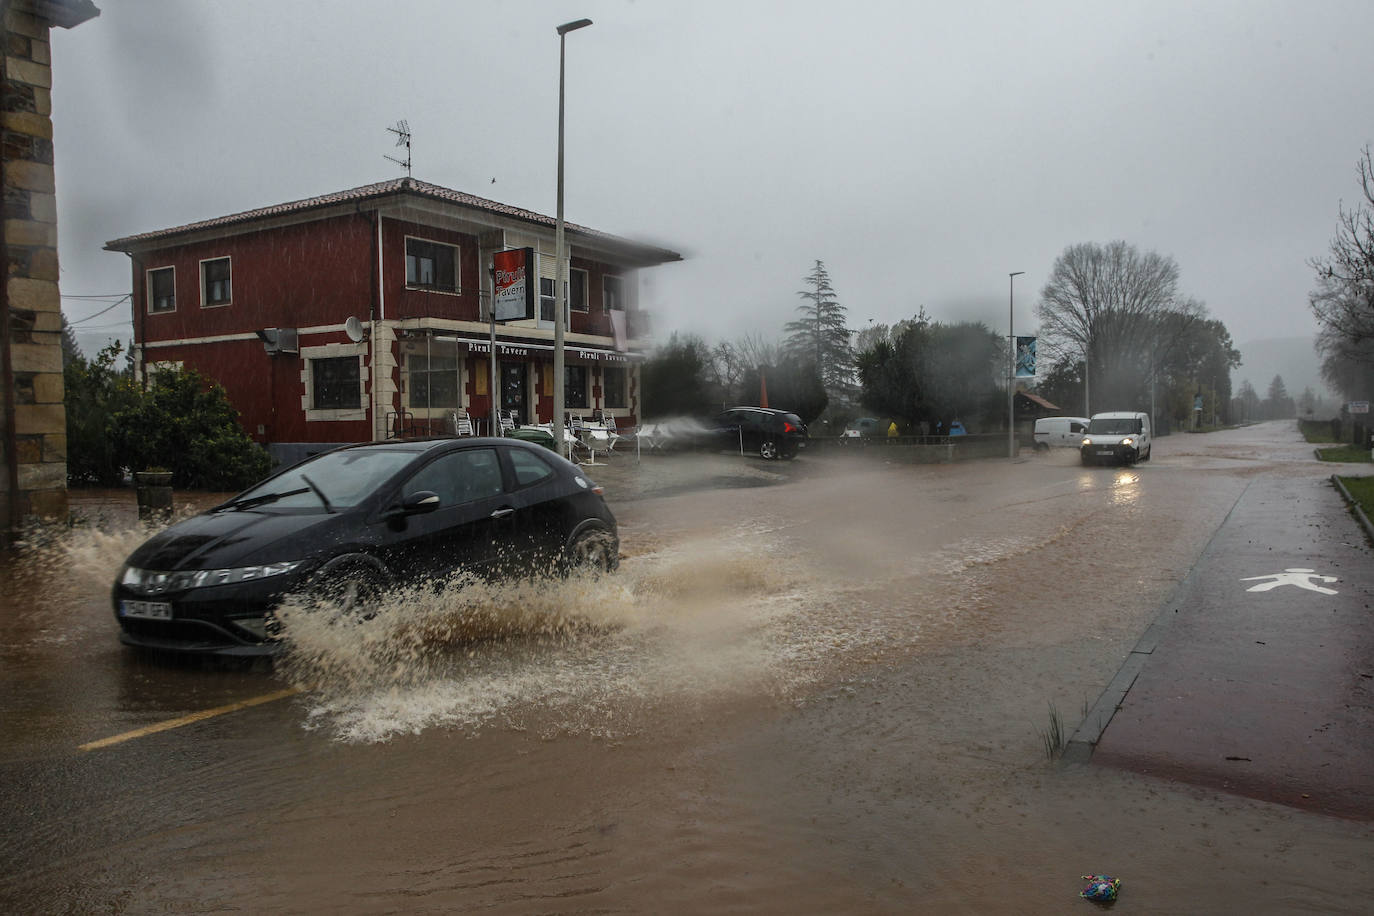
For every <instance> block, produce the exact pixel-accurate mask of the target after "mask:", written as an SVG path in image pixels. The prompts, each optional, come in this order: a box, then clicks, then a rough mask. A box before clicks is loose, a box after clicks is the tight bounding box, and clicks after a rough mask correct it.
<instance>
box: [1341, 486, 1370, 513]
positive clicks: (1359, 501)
mask: <svg viewBox="0 0 1374 916" xmlns="http://www.w3.org/2000/svg"><path fill="white" fill-rule="evenodd" d="M1341 483H1343V484H1345V489H1346V492H1347V493H1349V494H1350V498H1351V499H1353V500H1355V503H1356V505H1358V506H1359V507H1360V508H1361V509H1363V510H1364V514H1365V515H1367V516H1370V517H1374V477H1342V478H1341Z"/></svg>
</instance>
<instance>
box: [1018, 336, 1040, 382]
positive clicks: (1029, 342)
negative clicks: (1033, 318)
mask: <svg viewBox="0 0 1374 916" xmlns="http://www.w3.org/2000/svg"><path fill="white" fill-rule="evenodd" d="M1035 341H1036V338H1034V337H1018V338H1016V377H1017V378H1031V377H1033V376H1034V375H1035Z"/></svg>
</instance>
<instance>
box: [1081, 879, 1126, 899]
mask: <svg viewBox="0 0 1374 916" xmlns="http://www.w3.org/2000/svg"><path fill="white" fill-rule="evenodd" d="M1082 877H1083V880H1084V881H1087V882H1088V886H1087V887H1085V888H1083V890H1081V891H1079V892H1078V896H1080V897H1082V898H1083V899H1084V900H1091V901H1092V902H1093V903H1111V902H1112V901H1113V900H1115V899H1116V892H1117V890H1118V889H1119V888H1120V887H1121V879H1120V878H1113V877H1111V876H1110V875H1083V876H1082Z"/></svg>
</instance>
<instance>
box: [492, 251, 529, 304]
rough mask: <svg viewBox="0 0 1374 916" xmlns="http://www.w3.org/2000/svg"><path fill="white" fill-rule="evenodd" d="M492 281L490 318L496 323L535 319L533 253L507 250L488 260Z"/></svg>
mask: <svg viewBox="0 0 1374 916" xmlns="http://www.w3.org/2000/svg"><path fill="white" fill-rule="evenodd" d="M491 266H492V275H493V277H494V278H495V287H494V295H493V297H492V298H493V300H494V301H493V303H492V308H493V314H494V315H495V316H496V320H497V321H520V320H523V319H528V318H533V317H534V282H535V281H534V249H533V248H510V249H507V250H505V251H498V252H496V253H494V254H493V255H492V256H491Z"/></svg>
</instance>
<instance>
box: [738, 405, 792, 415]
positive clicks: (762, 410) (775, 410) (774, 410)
mask: <svg viewBox="0 0 1374 916" xmlns="http://www.w3.org/2000/svg"><path fill="white" fill-rule="evenodd" d="M732 410H757V411H758V412H759V413H772V414H778V413H796V411H794V410H782V409H781V408H778V407H747V406H746V407H727V408H726V409H725V412H726V413H729V412H730V411H732Z"/></svg>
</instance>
